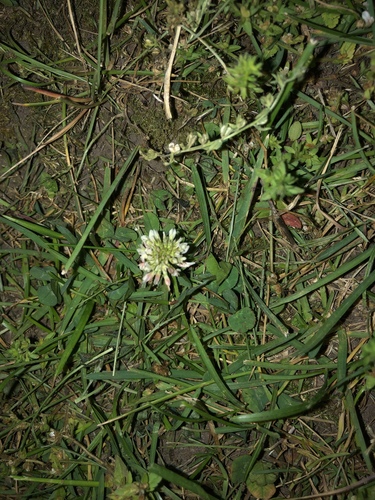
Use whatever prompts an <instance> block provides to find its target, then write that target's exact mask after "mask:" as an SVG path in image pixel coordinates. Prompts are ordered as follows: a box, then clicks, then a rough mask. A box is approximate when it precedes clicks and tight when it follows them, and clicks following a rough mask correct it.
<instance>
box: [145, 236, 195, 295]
mask: <svg viewBox="0 0 375 500" xmlns="http://www.w3.org/2000/svg"><path fill="white" fill-rule="evenodd" d="M141 239H142V246H140V247H139V248H138V249H137V252H138V253H139V257H140V259H141V262H140V264H139V268H140V269H141V270H142V271H145V273H146V274H145V275H144V276H143V282H144V283H147V282H149V281H150V282H152V281H153V282H154V284H155V285H157V284H158V283H159V281H160V278H161V277H162V278H163V279H164V282H165V284H166V285H167V287H168V289H170V286H171V279H170V277H169V275H172V276H178V274H179V272H180V269H178V268H181V269H185V268H187V267H189V266H191V265H192V264H194V262H186V257H184V254H185V253H186V252H187V251H188V250H189V245H188V244H187V243H184V242H183V241H182V238H179V239H176V230H175V229H171V230H170V231H169V233H168V235H166V234H165V233H163V238H160V235H159V233H158V232H157V231H155V230H154V229H151V231H150V232H149V234H148V236H141Z"/></svg>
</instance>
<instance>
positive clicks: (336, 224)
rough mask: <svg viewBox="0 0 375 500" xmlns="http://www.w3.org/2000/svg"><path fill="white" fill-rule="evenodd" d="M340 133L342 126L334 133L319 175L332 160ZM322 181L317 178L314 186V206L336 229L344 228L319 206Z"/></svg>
mask: <svg viewBox="0 0 375 500" xmlns="http://www.w3.org/2000/svg"><path fill="white" fill-rule="evenodd" d="M341 134H342V128H340V129H339V131H338V132H337V135H336V139H335V142H334V143H333V146H332V149H331V152H330V153H329V157H328V159H327V161H326V163H325V165H324V167H323V170H322V173H321V175H322V176H323V175H324V174H325V173H326V171H327V168H328V167H329V164H330V163H331V160H332V157H333V155H334V154H335V151H336V148H337V144H338V142H339V140H340V137H341ZM322 182H323V179H322V178H321V179H319V180H318V183H317V188H316V196H315V203H316V208H317V209H318V211H319V212H320V213H321V214H322V215H323V217H325V218H326V219H328V220H329V221H330V222H332V224H333V225H335V226H336V227H337V228H338V229H341V230H342V229H345V227H344V226H342V225H341V224H339V223H338V222H337V221H335V219H334V218H333V217H331V216H330V215H329V214H326V213H325V212H324V211H323V210H322V209H321V207H320V203H319V194H320V189H321V187H322Z"/></svg>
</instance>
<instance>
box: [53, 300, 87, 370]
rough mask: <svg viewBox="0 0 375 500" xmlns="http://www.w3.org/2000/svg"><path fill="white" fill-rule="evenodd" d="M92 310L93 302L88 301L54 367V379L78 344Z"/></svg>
mask: <svg viewBox="0 0 375 500" xmlns="http://www.w3.org/2000/svg"><path fill="white" fill-rule="evenodd" d="M93 308H94V302H93V301H92V300H89V301H88V302H87V303H86V305H85V307H84V309H83V311H82V314H81V317H80V319H79V322H78V325H77V328H76V329H75V330H74V332H73V333H72V334H71V337H70V339H69V341H68V345H67V346H66V349H65V351H64V352H63V355H62V357H61V359H60V362H59V364H58V365H57V367H56V371H55V378H56V377H57V376H58V375H60V373H61V372H62V371H63V369H64V368H65V365H66V363H67V362H68V360H69V358H70V356H71V354H72V352H73V350H74V348H75V347H76V345H77V343H78V342H79V339H80V337H81V335H82V333H83V330H84V329H85V327H86V325H87V322H88V320H89V318H90V315H91V313H92V310H93Z"/></svg>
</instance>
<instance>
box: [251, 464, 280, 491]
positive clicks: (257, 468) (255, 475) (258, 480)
mask: <svg viewBox="0 0 375 500" xmlns="http://www.w3.org/2000/svg"><path fill="white" fill-rule="evenodd" d="M271 467H272V466H271V464H268V463H265V462H257V463H256V464H255V465H254V467H253V469H252V471H251V472H250V474H249V477H248V479H247V481H246V485H247V487H248V489H249V491H250V493H251V494H252V495H253V496H254V497H256V498H259V499H261V500H269V499H270V498H272V497H273V495H274V494H275V492H276V487H275V481H276V480H277V474H275V473H274V472H272V471H271Z"/></svg>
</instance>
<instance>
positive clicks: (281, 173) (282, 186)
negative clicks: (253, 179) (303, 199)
mask: <svg viewBox="0 0 375 500" xmlns="http://www.w3.org/2000/svg"><path fill="white" fill-rule="evenodd" d="M259 177H260V178H261V179H262V181H263V189H264V193H263V195H262V200H277V199H281V200H282V199H284V198H285V197H286V196H295V195H297V194H300V193H303V189H301V188H299V187H298V186H295V185H294V182H295V178H294V177H293V175H292V174H288V173H287V169H286V165H285V162H280V163H278V164H277V165H275V166H274V167H273V168H272V170H261V171H260V172H259Z"/></svg>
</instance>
